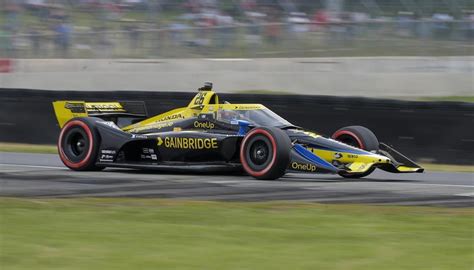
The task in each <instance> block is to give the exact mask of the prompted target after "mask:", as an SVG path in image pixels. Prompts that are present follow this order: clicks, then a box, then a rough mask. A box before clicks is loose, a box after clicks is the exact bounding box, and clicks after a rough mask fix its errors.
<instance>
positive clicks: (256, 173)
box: [240, 128, 277, 177]
mask: <svg viewBox="0 0 474 270" xmlns="http://www.w3.org/2000/svg"><path fill="white" fill-rule="evenodd" d="M257 134H262V135H263V136H265V137H266V138H267V139H268V140H270V143H271V144H272V147H273V151H272V159H271V161H270V163H269V164H268V165H267V167H265V169H263V170H261V171H254V170H253V169H252V168H251V167H250V166H249V164H248V163H247V160H246V158H245V155H246V153H245V148H246V143H247V141H248V140H249V138H252V137H253V136H255V135H257ZM276 145H277V144H276V142H275V138H273V136H272V135H271V134H270V132H268V131H266V130H264V129H259V128H257V129H254V130H252V131H250V132H249V133H248V134H247V136H245V138H244V140H243V141H242V147H240V162H241V163H242V166H243V167H244V170H245V171H246V172H247V173H248V174H250V175H251V176H253V177H261V176H263V175H265V174H266V173H267V172H268V171H269V170H270V169H271V168H272V166H273V164H275V160H276V155H277V152H276V149H277V148H276Z"/></svg>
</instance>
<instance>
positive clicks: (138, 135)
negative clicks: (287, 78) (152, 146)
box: [132, 134, 148, 139]
mask: <svg viewBox="0 0 474 270" xmlns="http://www.w3.org/2000/svg"><path fill="white" fill-rule="evenodd" d="M147 138H148V136H146V135H142V134H132V139H147Z"/></svg>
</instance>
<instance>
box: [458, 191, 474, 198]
mask: <svg viewBox="0 0 474 270" xmlns="http://www.w3.org/2000/svg"><path fill="white" fill-rule="evenodd" d="M456 196H465V197H474V192H470V193H461V194H456Z"/></svg>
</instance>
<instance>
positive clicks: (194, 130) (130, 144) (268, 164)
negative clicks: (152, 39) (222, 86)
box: [53, 83, 423, 180]
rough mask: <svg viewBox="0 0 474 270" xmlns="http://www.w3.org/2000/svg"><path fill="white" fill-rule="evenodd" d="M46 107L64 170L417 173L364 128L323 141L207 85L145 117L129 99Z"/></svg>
mask: <svg viewBox="0 0 474 270" xmlns="http://www.w3.org/2000/svg"><path fill="white" fill-rule="evenodd" d="M53 106H54V110H55V113H56V117H57V120H58V123H59V126H60V127H61V132H60V135H59V140H58V152H59V156H60V158H61V160H62V162H63V163H64V164H65V165H66V166H67V167H69V168H70V169H72V170H82V171H86V170H101V169H103V168H105V167H125V168H142V169H159V170H169V169H171V170H184V169H192V170H208V171H209V170H210V171H212V170H219V169H231V170H240V171H244V172H246V173H247V174H249V175H251V176H253V177H255V178H257V179H269V180H270V179H278V178H280V177H282V176H283V175H284V174H285V173H286V172H288V171H293V172H304V173H332V174H339V175H341V176H343V177H346V178H360V177H364V176H367V175H369V174H370V173H372V172H373V171H374V170H375V169H376V168H379V169H382V170H384V171H388V172H392V173H412V172H423V168H421V167H420V166H419V165H417V164H416V163H414V162H413V161H411V160H410V159H408V158H407V157H405V156H404V155H402V154H400V153H399V152H397V151H396V150H394V149H393V148H391V147H390V146H388V145H387V144H384V143H379V141H378V139H377V137H376V136H375V135H374V133H373V132H372V131H370V130H369V129H367V128H365V127H362V126H349V127H344V128H341V129H339V130H337V131H336V132H335V133H334V134H333V135H332V136H331V137H330V138H329V137H324V136H322V135H320V134H318V133H315V132H312V131H308V130H305V129H303V128H300V127H297V126H295V125H293V124H291V123H289V122H288V121H287V120H285V119H283V118H282V117H280V116H278V115H277V114H275V113H274V112H272V111H271V110H269V109H268V108H266V107H265V106H264V105H261V104H231V103H228V102H223V103H220V101H219V97H218V95H217V94H216V93H215V92H214V91H213V90H212V84H211V83H206V84H205V86H204V87H201V88H200V89H199V91H198V93H197V94H196V96H195V97H194V98H193V99H192V100H191V102H190V103H189V105H188V106H187V107H183V108H177V109H174V110H171V111H168V112H165V113H162V114H159V115H156V116H153V117H150V118H148V117H147V112H146V107H145V103H144V102H136V101H132V102H122V101H119V102H85V101H55V102H54V103H53Z"/></svg>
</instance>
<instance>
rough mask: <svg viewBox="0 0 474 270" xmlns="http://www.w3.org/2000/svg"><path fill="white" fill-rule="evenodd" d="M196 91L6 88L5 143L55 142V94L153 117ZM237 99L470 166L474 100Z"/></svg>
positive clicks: (1, 101)
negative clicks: (139, 107) (142, 107)
mask: <svg viewBox="0 0 474 270" xmlns="http://www.w3.org/2000/svg"><path fill="white" fill-rule="evenodd" d="M194 95H195V93H194V92H149V91H146V92H145V91H96V92H92V91H48V90H26V89H0V127H1V132H0V141H2V142H17V143H33V144H56V143H57V139H58V136H59V132H60V130H59V127H58V125H57V122H56V117H55V115H54V111H53V107H52V104H51V103H52V102H53V101H55V100H87V101H113V100H119V101H124V100H126V101H145V103H146V105H147V109H148V113H149V115H150V116H151V115H156V114H159V113H161V112H164V111H167V110H170V109H173V108H176V107H181V106H186V105H187V104H188V102H189V100H190V99H191V98H192V97H193V96H194ZM220 100H221V102H223V101H224V100H227V101H229V102H232V103H262V104H264V105H265V106H267V107H269V108H270V109H272V110H273V111H274V112H276V113H277V114H279V115H281V116H282V117H284V118H286V119H287V120H288V121H290V122H291V123H293V124H295V125H298V126H302V127H305V128H307V129H311V130H314V131H316V132H318V133H321V134H325V135H328V136H330V135H331V134H333V133H334V132H335V131H336V130H338V129H340V128H341V127H344V126H353V125H360V126H365V127H367V128H369V129H371V130H372V131H374V133H375V134H376V135H377V138H378V139H379V140H380V142H384V143H387V144H389V145H393V146H394V147H395V148H396V149H398V150H400V152H402V153H404V154H406V155H407V156H409V157H410V158H413V159H415V160H417V161H422V162H435V163H446V164H465V165H472V164H473V161H474V151H473V149H474V128H473V127H474V104H473V103H463V102H417V101H400V100H387V99H372V98H360V97H334V96H305V95H260V94H259V95H257V94H221V95H220Z"/></svg>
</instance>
